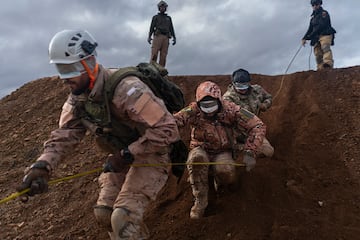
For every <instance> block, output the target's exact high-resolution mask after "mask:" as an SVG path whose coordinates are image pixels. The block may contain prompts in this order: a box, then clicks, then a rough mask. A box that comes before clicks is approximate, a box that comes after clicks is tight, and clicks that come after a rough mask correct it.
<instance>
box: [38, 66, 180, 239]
mask: <svg viewBox="0 0 360 240" xmlns="http://www.w3.org/2000/svg"><path fill="white" fill-rule="evenodd" d="M111 74H112V72H111V71H110V70H108V69H105V68H103V67H102V66H101V65H99V73H98V76H97V78H96V81H95V85H94V87H93V89H92V90H91V92H90V93H89V94H85V93H84V94H81V95H73V94H71V95H70V96H69V98H68V99H67V101H66V102H65V104H64V106H63V109H62V113H61V117H60V122H59V128H58V129H56V130H54V131H53V132H52V133H51V137H50V139H49V140H48V141H47V142H46V143H45V144H44V146H45V149H44V152H43V154H42V155H41V156H40V157H39V159H38V160H44V161H46V162H48V163H49V164H50V166H51V168H52V169H55V168H56V166H57V165H58V163H59V162H60V161H61V160H62V159H63V158H65V157H66V156H67V155H68V153H69V152H70V151H71V150H72V149H74V147H75V146H76V145H77V144H78V143H79V142H80V141H81V139H82V138H83V137H84V136H85V132H86V130H87V129H86V127H85V126H84V125H83V124H82V122H81V119H80V118H79V117H78V115H77V111H78V109H77V107H76V106H82V104H83V103H84V102H85V101H87V99H88V97H89V96H90V97H91V98H92V99H93V100H102V99H103V95H102V93H103V86H104V81H107V80H108V79H109V77H110V76H111ZM110 108H111V113H112V114H113V115H114V117H115V118H116V119H117V120H118V121H119V122H122V123H124V124H126V125H127V126H129V127H130V128H132V129H136V130H137V131H138V132H139V133H140V137H139V138H138V139H137V140H136V141H134V142H132V143H131V144H130V145H129V146H128V149H129V150H130V152H131V154H132V155H133V156H134V163H147V164H148V163H168V162H169V154H168V153H169V144H170V143H172V142H175V141H176V140H178V139H179V138H180V136H179V132H178V128H177V126H176V122H175V120H174V118H173V116H172V115H171V114H170V113H169V112H168V111H167V109H166V107H165V105H164V103H163V101H162V100H161V99H159V98H157V97H156V96H155V95H154V94H153V92H152V91H151V90H150V89H149V87H148V86H146V85H145V84H144V83H143V82H142V81H141V80H140V79H138V78H137V77H134V76H130V77H126V78H124V79H123V80H122V81H121V82H120V83H119V84H118V85H117V87H116V89H115V93H114V97H113V99H112V102H111V106H110ZM118 150H120V149H118ZM168 171H169V169H168V167H130V168H129V167H127V168H124V169H123V170H122V171H120V172H107V173H102V174H101V175H100V177H99V179H98V180H99V185H100V193H99V198H98V200H97V206H96V208H95V215H96V216H97V218H102V219H98V220H99V221H100V223H102V225H104V226H106V227H107V228H108V229H109V232H110V231H111V221H110V219H109V218H110V217H111V212H112V210H113V209H114V210H115V209H121V210H122V211H124V212H125V213H126V215H127V217H128V219H129V221H128V222H129V223H130V224H129V225H127V226H125V227H124V228H126V229H125V230H124V231H123V234H125V235H124V236H123V238H121V239H146V238H147V230H146V227H145V225H144V224H143V222H142V219H143V214H144V211H145V209H146V207H147V205H148V204H149V201H150V200H154V199H155V197H156V195H157V193H158V192H159V191H160V190H161V189H162V187H163V186H164V185H165V183H166V181H167V179H168ZM104 209H108V210H109V214H108V215H107V214H102V215H101V214H100V215H99V216H100V217H99V216H98V215H97V213H98V212H97V211H98V210H104ZM116 239H118V238H116Z"/></svg>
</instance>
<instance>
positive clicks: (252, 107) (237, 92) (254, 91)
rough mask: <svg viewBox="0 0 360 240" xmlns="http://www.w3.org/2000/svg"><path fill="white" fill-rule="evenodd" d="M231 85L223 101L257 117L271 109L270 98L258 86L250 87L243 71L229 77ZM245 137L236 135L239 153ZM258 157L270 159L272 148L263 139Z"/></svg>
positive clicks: (269, 95)
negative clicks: (229, 102)
mask: <svg viewBox="0 0 360 240" xmlns="http://www.w3.org/2000/svg"><path fill="white" fill-rule="evenodd" d="M231 81H232V83H231V84H230V85H229V86H228V89H227V91H226V92H225V93H224V95H223V98H224V99H225V100H228V101H231V102H234V103H236V104H237V105H239V106H240V107H242V108H245V109H246V110H248V111H250V112H252V113H254V114H255V115H256V116H259V114H260V112H265V111H266V110H268V109H269V108H270V107H271V104H272V96H271V94H269V93H268V92H266V91H265V89H263V88H262V87H261V86H260V85H257V84H255V85H251V84H250V81H251V78H250V74H249V72H248V71H246V70H245V69H241V68H240V69H238V70H236V71H234V72H233V74H232V76H231ZM246 138H247V135H246V134H244V132H241V133H239V134H238V135H237V144H238V145H237V147H236V149H237V150H239V151H241V150H242V148H243V144H244V143H245V142H246ZM258 152H259V157H261V156H265V157H272V155H273V154H274V148H273V147H272V146H271V144H270V142H269V141H268V140H267V139H266V138H264V141H263V144H262V145H261V146H260V148H259V149H258Z"/></svg>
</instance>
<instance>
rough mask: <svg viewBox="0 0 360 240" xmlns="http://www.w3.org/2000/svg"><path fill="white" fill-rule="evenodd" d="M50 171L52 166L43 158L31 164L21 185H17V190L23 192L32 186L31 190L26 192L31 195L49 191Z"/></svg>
mask: <svg viewBox="0 0 360 240" xmlns="http://www.w3.org/2000/svg"><path fill="white" fill-rule="evenodd" d="M50 171H51V167H50V165H49V163H48V162H46V161H43V160H39V161H36V162H35V163H34V164H32V165H31V166H30V168H29V170H28V171H27V172H26V175H25V177H24V178H23V181H22V183H21V185H20V186H19V187H17V188H16V190H17V191H18V192H21V191H23V190H25V189H27V188H30V191H28V192H27V193H26V194H27V195H29V196H34V195H35V194H40V193H44V192H47V191H48V181H49V178H50Z"/></svg>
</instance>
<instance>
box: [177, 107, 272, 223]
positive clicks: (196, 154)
mask: <svg viewBox="0 0 360 240" xmlns="http://www.w3.org/2000/svg"><path fill="white" fill-rule="evenodd" d="M174 117H175V119H176V122H177V125H178V126H179V127H184V126H186V125H188V124H189V125H190V126H191V141H190V149H191V151H190V153H189V157H188V161H187V162H188V164H189V165H188V171H189V181H190V184H191V187H192V193H193V196H194V206H193V207H192V209H191V212H190V217H191V218H193V219H197V218H199V217H201V216H202V215H203V213H204V210H205V208H206V207H207V204H208V188H209V186H208V174H209V167H208V166H207V165H191V164H192V163H201V162H209V161H210V162H219V163H234V160H233V158H232V144H233V142H232V139H233V134H234V132H233V129H234V128H239V129H244V130H246V131H248V133H249V137H248V138H247V141H246V143H245V146H244V148H245V149H247V150H251V151H253V152H257V149H258V147H259V146H260V145H261V144H262V141H263V138H264V135H265V132H266V127H265V125H264V124H263V122H262V121H261V120H260V119H259V118H258V117H257V116H255V115H253V114H252V113H250V112H248V111H247V110H245V109H242V108H240V107H239V106H237V105H236V104H234V103H232V102H229V101H225V100H224V101H221V111H220V112H218V113H217V114H216V115H215V117H212V118H207V117H205V115H204V113H203V112H202V111H201V110H200V109H199V107H198V105H197V103H196V102H192V103H190V105H189V106H188V107H186V108H184V109H183V110H181V111H179V112H178V113H176V114H175V115H174ZM213 170H214V177H215V183H216V186H219V185H227V184H230V183H234V182H235V180H236V174H235V167H234V165H226V164H219V165H215V167H214V169H213Z"/></svg>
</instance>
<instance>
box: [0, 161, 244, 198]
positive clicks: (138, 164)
mask: <svg viewBox="0 0 360 240" xmlns="http://www.w3.org/2000/svg"><path fill="white" fill-rule="evenodd" d="M177 165H231V166H235V167H244V166H245V164H243V163H229V162H199V163H137V164H136V163H135V164H131V165H130V166H131V167H169V166H177ZM102 171H103V168H96V169H94V170H91V171H86V172H82V173H78V174H75V175H72V176H68V177H64V178H59V179H54V180H51V181H49V185H54V184H56V183H59V182H64V181H68V180H71V179H74V178H78V177H83V176H86V175H90V174H93V173H98V172H102ZM29 191H30V188H27V189H25V190H23V191H21V192H16V193H12V194H10V195H9V196H8V197H6V198H4V199H1V200H0V204H3V203H6V202H9V201H11V200H13V199H15V198H17V197H19V196H21V195H23V194H25V193H27V192H29Z"/></svg>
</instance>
